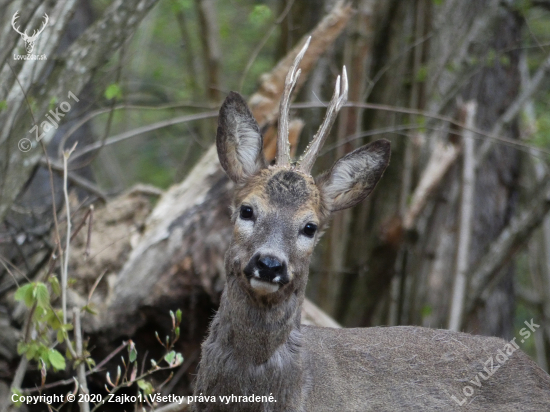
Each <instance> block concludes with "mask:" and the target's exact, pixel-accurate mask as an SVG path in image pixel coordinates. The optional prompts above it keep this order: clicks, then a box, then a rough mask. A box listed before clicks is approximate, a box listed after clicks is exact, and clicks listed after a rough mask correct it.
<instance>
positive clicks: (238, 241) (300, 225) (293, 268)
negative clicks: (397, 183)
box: [216, 40, 390, 304]
mask: <svg viewBox="0 0 550 412" xmlns="http://www.w3.org/2000/svg"><path fill="white" fill-rule="evenodd" d="M308 44H309V40H308V42H307V43H306V45H305V46H304V48H303V49H302V51H301V52H300V53H299V54H298V56H297V57H296V60H295V61H294V64H293V66H292V68H291V69H290V71H289V73H288V76H287V78H286V82H285V90H284V93H283V96H282V99H281V105H280V113H279V115H280V118H279V119H280V120H279V130H278V137H277V155H276V163H275V165H273V166H267V165H266V161H265V160H264V157H263V153H262V147H263V139H262V136H261V134H260V129H259V126H258V124H257V123H256V121H255V120H254V118H253V116H252V114H251V112H250V110H249V108H248V106H247V104H246V102H245V100H244V99H243V98H242V97H241V96H240V95H239V94H238V93H235V92H231V93H230V94H229V95H228V97H227V98H226V100H225V102H224V103H223V105H222V107H221V109H220V115H219V119H218V131H217V140H216V143H217V149H218V156H219V159H220V163H221V165H222V167H223V168H224V169H225V171H226V172H227V174H228V175H229V177H230V178H231V179H232V180H233V181H234V182H235V183H236V184H237V186H236V193H235V198H234V202H233V206H232V217H231V219H232V222H233V225H234V231H233V239H232V242H231V246H230V248H229V251H228V253H227V255H226V269H227V272H228V282H232V281H236V282H238V284H239V285H240V287H241V288H243V289H244V290H245V291H246V292H247V293H248V295H249V296H250V297H252V298H253V299H254V300H256V301H257V302H258V303H260V304H262V303H263V304H271V303H277V302H280V301H284V300H286V299H288V298H289V297H290V296H291V295H292V293H294V292H297V291H301V292H303V291H304V290H305V285H306V283H307V273H308V267H309V262H310V257H311V253H312V252H313V248H314V246H315V244H316V243H317V241H318V240H319V238H320V235H321V233H322V229H323V227H324V226H325V224H326V222H327V220H328V217H329V216H330V214H331V213H332V212H334V211H337V210H342V209H345V208H349V207H351V206H354V205H355V204H357V203H359V202H360V201H361V200H363V199H364V198H365V197H367V196H368V194H369V193H370V192H371V191H372V190H373V189H374V187H375V186H376V183H377V182H378V180H379V179H380V177H381V176H382V174H383V172H384V170H385V169H386V166H387V165H388V163H389V158H390V144H389V142H388V141H387V140H378V141H375V142H373V143H370V144H368V145H366V146H363V147H360V148H359V149H357V150H355V151H353V152H352V153H349V154H348V155H346V156H344V157H343V158H341V159H340V160H338V161H337V162H336V163H335V164H334V165H333V166H332V168H331V169H330V170H328V171H327V172H325V173H323V174H321V175H320V176H318V177H316V178H313V177H312V176H311V174H310V173H311V169H312V167H313V164H314V162H315V159H316V157H317V155H318V154H319V151H320V149H321V147H322V145H323V142H324V141H325V139H326V138H327V136H328V134H329V131H330V128H331V126H332V124H333V123H334V120H335V119H336V116H337V113H338V111H339V110H340V108H341V107H342V105H343V104H344V103H345V102H346V99H347V92H348V82H347V76H346V69H345V67H344V68H343V71H342V78H341V79H340V76H338V79H337V80H336V87H335V90H334V95H333V97H332V100H331V102H330V104H329V107H328V109H327V113H326V116H325V119H324V120H323V123H322V125H321V126H320V128H319V130H318V132H317V133H316V134H315V136H314V137H313V139H312V140H311V143H310V144H309V146H308V148H307V149H306V151H305V154H304V155H303V156H302V158H301V159H300V160H299V161H298V162H292V161H291V159H290V155H289V153H290V151H289V146H290V144H289V142H288V119H289V105H290V97H291V93H292V90H293V88H294V86H295V84H296V81H297V79H298V77H299V75H300V70H299V69H298V65H299V63H300V60H301V58H302V57H303V55H304V53H305V51H306V49H307V46H308Z"/></svg>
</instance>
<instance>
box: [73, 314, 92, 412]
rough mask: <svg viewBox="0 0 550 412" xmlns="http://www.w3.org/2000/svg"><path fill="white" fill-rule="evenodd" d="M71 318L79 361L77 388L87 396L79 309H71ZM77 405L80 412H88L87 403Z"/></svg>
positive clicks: (88, 406) (88, 405)
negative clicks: (72, 318) (72, 319)
mask: <svg viewBox="0 0 550 412" xmlns="http://www.w3.org/2000/svg"><path fill="white" fill-rule="evenodd" d="M73 316H74V334H75V340H76V354H77V355H78V357H79V359H80V364H79V365H78V366H77V369H76V373H77V376H78V386H79V387H80V391H81V393H83V394H87V393H90V392H89V391H88V382H87V381H86V363H85V362H84V358H83V356H82V353H83V350H82V329H81V327H80V309H78V308H73ZM78 405H79V406H80V412H90V404H89V403H88V402H86V401H84V402H80V401H79V402H78Z"/></svg>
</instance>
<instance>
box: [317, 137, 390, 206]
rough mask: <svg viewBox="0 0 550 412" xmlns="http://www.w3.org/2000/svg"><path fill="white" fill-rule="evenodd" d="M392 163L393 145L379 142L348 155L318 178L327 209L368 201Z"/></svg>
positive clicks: (383, 141)
mask: <svg viewBox="0 0 550 412" xmlns="http://www.w3.org/2000/svg"><path fill="white" fill-rule="evenodd" d="M389 162H390V142H389V141H387V140H376V141H374V142H372V143H370V144H368V145H365V146H362V147H360V148H359V149H356V150H354V151H353V152H351V153H349V154H347V155H346V156H344V157H342V158H341V159H340V160H338V161H337V162H336V163H335V164H334V166H332V169H330V170H329V171H328V172H325V173H323V174H322V175H321V176H319V177H318V178H317V179H316V181H317V186H318V187H319V190H320V191H321V193H322V195H323V198H324V199H325V201H326V202H327V203H328V204H327V206H328V208H329V209H330V210H331V211H332V212H335V211H337V210H342V209H347V208H348V207H352V206H355V205H356V204H357V203H359V202H360V201H361V200H363V199H365V198H366V197H367V196H368V195H369V193H370V192H372V190H373V189H374V187H375V186H376V183H378V180H380V178H381V177H382V174H383V173H384V170H386V167H387V166H388V164H389Z"/></svg>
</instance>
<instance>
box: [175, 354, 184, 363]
mask: <svg viewBox="0 0 550 412" xmlns="http://www.w3.org/2000/svg"><path fill="white" fill-rule="evenodd" d="M182 363H183V355H182V354H181V353H176V365H181V364H182Z"/></svg>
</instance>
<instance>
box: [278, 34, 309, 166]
mask: <svg viewBox="0 0 550 412" xmlns="http://www.w3.org/2000/svg"><path fill="white" fill-rule="evenodd" d="M310 40H311V36H309V37H308V39H307V40H306V44H304V47H302V50H300V53H298V55H297V56H296V58H295V59H294V63H292V66H291V67H290V69H289V71H288V74H287V75H286V79H285V89H284V91H283V96H282V97H281V105H280V106H279V131H278V133H277V155H276V164H277V165H278V166H288V165H289V164H290V143H289V141H288V121H289V116H290V115H289V106H290V97H291V95H292V91H293V90H294V86H296V82H297V81H298V77H300V73H301V70H300V69H298V65H299V64H300V62H301V61H302V58H303V57H304V54H305V53H306V50H307V48H308V47H309V42H310Z"/></svg>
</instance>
